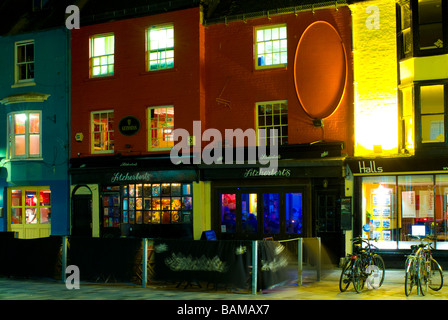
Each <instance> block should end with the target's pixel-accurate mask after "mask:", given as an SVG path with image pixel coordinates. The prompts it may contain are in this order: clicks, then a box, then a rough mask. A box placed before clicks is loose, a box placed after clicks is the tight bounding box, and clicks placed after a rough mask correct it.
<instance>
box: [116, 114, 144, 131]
mask: <svg viewBox="0 0 448 320" xmlns="http://www.w3.org/2000/svg"><path fill="white" fill-rule="evenodd" d="M139 130H140V121H139V120H138V119H137V118H136V117H133V116H127V117H124V118H122V119H121V120H120V122H119V123H118V131H120V133H121V134H122V135H124V136H133V135H135V134H136V133H137V132H138V131H139Z"/></svg>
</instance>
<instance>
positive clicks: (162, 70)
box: [139, 68, 178, 76]
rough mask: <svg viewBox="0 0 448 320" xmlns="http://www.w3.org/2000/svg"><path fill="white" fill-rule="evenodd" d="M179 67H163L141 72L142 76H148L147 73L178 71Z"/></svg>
mask: <svg viewBox="0 0 448 320" xmlns="http://www.w3.org/2000/svg"><path fill="white" fill-rule="evenodd" d="M177 71H178V69H177V68H170V69H161V70H147V71H144V72H140V74H139V75H140V76H147V75H153V74H161V73H171V72H177Z"/></svg>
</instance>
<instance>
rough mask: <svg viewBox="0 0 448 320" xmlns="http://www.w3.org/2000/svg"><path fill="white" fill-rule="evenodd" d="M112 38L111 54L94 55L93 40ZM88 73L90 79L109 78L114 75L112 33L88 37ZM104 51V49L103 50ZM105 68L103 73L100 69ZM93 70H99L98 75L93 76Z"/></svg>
mask: <svg viewBox="0 0 448 320" xmlns="http://www.w3.org/2000/svg"><path fill="white" fill-rule="evenodd" d="M107 37H113V49H112V53H110V52H104V54H103V55H97V56H95V55H94V51H95V46H94V42H95V39H99V38H107ZM89 45H90V47H89V52H90V53H89V73H90V77H91V78H101V77H111V76H113V75H114V74H115V35H114V34H113V33H107V34H96V35H93V36H91V37H90V39H89ZM105 50H106V49H105ZM110 66H112V71H110V70H109V68H110ZM103 67H105V68H106V70H107V71H106V72H105V73H103V72H102V71H101V69H102V68H103ZM94 68H100V72H99V73H98V74H94Z"/></svg>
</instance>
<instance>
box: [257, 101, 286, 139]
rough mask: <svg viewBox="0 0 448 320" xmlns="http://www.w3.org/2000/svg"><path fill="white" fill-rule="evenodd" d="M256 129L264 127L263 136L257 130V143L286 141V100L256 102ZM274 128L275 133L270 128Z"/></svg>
mask: <svg viewBox="0 0 448 320" xmlns="http://www.w3.org/2000/svg"><path fill="white" fill-rule="evenodd" d="M257 124H258V126H257V129H258V130H260V129H265V136H263V135H262V134H260V131H258V133H259V135H258V144H259V145H264V144H266V145H270V143H272V144H273V145H283V144H287V143H288V104H287V102H286V101H271V102H260V103H257ZM270 129H275V130H276V133H275V132H273V135H271V130H270Z"/></svg>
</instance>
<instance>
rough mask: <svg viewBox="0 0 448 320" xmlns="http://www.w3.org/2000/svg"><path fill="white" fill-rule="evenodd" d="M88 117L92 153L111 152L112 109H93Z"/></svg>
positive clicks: (112, 144) (112, 147)
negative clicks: (89, 118)
mask: <svg viewBox="0 0 448 320" xmlns="http://www.w3.org/2000/svg"><path fill="white" fill-rule="evenodd" d="M90 117H91V120H90V121H91V129H90V131H91V144H92V153H113V152H114V111H113V110H106V111H95V112H92V113H91V115H90Z"/></svg>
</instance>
